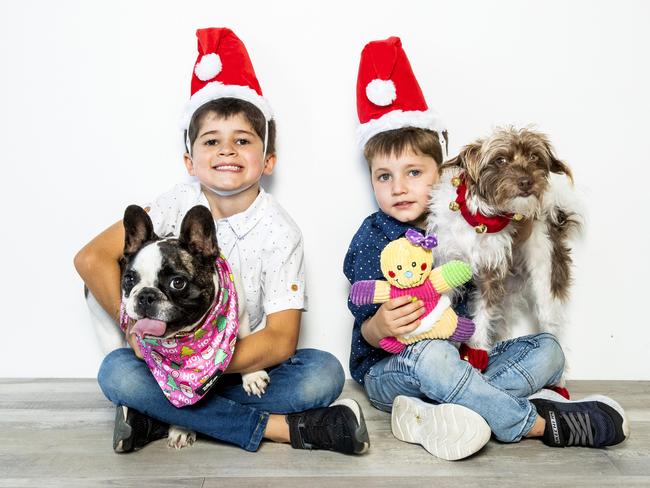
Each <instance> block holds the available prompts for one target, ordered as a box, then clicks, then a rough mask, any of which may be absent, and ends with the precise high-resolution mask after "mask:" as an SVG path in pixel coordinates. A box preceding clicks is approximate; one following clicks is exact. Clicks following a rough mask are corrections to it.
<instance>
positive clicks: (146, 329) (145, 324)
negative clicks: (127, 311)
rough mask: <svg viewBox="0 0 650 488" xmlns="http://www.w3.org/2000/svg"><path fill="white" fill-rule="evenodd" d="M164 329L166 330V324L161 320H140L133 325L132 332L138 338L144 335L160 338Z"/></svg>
mask: <svg viewBox="0 0 650 488" xmlns="http://www.w3.org/2000/svg"><path fill="white" fill-rule="evenodd" d="M165 329H167V324H166V323H165V322H163V321H162V320H154V319H140V320H138V321H137V322H136V323H135V324H133V330H132V332H133V333H134V334H136V335H137V336H140V337H142V336H144V335H145V334H147V335H152V336H155V337H160V336H161V335H163V334H164V333H165Z"/></svg>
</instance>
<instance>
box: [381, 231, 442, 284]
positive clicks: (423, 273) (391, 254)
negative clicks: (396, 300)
mask: <svg viewBox="0 0 650 488" xmlns="http://www.w3.org/2000/svg"><path fill="white" fill-rule="evenodd" d="M380 262H381V272H382V273H383V274H384V277H385V278H386V279H387V280H388V282H389V283H390V284H391V285H393V286H396V287H397V288H411V287H414V286H419V285H421V284H422V283H424V281H425V280H426V279H427V277H428V276H429V273H430V272H431V268H432V266H433V255H432V253H431V251H429V250H427V249H424V248H422V247H419V246H414V245H413V244H411V243H410V242H409V241H408V240H407V239H406V238H405V237H402V238H401V239H397V240H396V241H393V242H391V243H390V244H388V245H387V246H386V247H385V248H384V250H383V251H382V252H381V258H380Z"/></svg>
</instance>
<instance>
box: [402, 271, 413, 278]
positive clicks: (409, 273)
mask: <svg viewBox="0 0 650 488" xmlns="http://www.w3.org/2000/svg"><path fill="white" fill-rule="evenodd" d="M404 276H406V277H407V278H413V273H412V272H411V271H407V272H406V273H404Z"/></svg>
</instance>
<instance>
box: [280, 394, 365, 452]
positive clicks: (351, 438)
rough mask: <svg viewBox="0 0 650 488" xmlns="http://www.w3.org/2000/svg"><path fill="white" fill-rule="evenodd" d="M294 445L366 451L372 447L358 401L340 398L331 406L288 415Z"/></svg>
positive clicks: (297, 446)
mask: <svg viewBox="0 0 650 488" xmlns="http://www.w3.org/2000/svg"><path fill="white" fill-rule="evenodd" d="M287 422H288V423H289V433H290V438H291V447H293V448H294V449H329V450H331V451H338V452H343V453H346V454H363V453H364V452H366V451H367V450H368V448H369V447H370V439H369V438H368V429H367V428H366V422H365V420H364V419H363V412H362V411H361V407H360V406H359V404H358V403H357V402H355V401H354V400H350V399H344V400H338V401H336V402H334V403H332V404H331V405H330V406H329V407H325V408H315V409H313V410H307V411H305V412H302V413H294V414H289V415H287Z"/></svg>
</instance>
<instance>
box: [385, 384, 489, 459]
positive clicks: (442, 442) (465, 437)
mask: <svg viewBox="0 0 650 488" xmlns="http://www.w3.org/2000/svg"><path fill="white" fill-rule="evenodd" d="M391 428H392V430H393V435H394V436H395V437H397V438H398V439H399V440H400V441H404V442H410V443H412V444H420V445H421V446H422V447H424V448H425V449H426V450H427V451H429V452H430V453H431V454H433V455H434V456H437V457H439V458H441V459H446V460H447V461H456V460H458V459H463V458H466V457H467V456H471V455H472V454H474V453H475V452H477V451H479V450H480V449H481V448H482V447H483V446H484V445H485V444H487V442H488V441H489V440H490V435H491V430H490V427H489V426H488V424H487V422H486V421H485V419H484V418H483V417H481V416H480V415H479V414H478V413H476V412H474V411H473V410H470V409H469V408H467V407H463V406H462V405H454V404H451V403H445V404H441V405H433V404H431V403H426V402H423V401H422V400H420V399H418V398H412V397H407V396H398V397H397V398H395V400H394V401H393V413H392V415H391Z"/></svg>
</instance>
